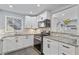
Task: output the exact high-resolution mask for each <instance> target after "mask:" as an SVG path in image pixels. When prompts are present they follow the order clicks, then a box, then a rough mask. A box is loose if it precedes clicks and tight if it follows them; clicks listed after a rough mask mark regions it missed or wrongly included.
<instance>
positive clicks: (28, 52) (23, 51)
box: [6, 47, 39, 55]
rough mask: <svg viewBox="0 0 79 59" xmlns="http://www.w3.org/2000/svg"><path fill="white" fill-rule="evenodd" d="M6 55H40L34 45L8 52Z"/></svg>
mask: <svg viewBox="0 0 79 59" xmlns="http://www.w3.org/2000/svg"><path fill="white" fill-rule="evenodd" d="M6 55H39V53H37V52H36V51H35V50H34V48H33V47H28V48H25V49H21V50H18V51H15V52H11V53H7V54H6Z"/></svg>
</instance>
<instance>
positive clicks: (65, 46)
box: [59, 43, 75, 55]
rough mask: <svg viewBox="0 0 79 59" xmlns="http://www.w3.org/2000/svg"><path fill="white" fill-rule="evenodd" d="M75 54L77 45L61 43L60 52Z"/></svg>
mask: <svg viewBox="0 0 79 59" xmlns="http://www.w3.org/2000/svg"><path fill="white" fill-rule="evenodd" d="M62 53H63V54H71V55H72V54H75V47H74V46H71V45H68V44H64V43H59V54H62Z"/></svg>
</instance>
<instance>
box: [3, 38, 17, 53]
mask: <svg viewBox="0 0 79 59" xmlns="http://www.w3.org/2000/svg"><path fill="white" fill-rule="evenodd" d="M16 49H17V44H16V40H15V38H14V37H13V38H6V39H5V40H3V52H4V53H6V52H10V51H13V50H16Z"/></svg>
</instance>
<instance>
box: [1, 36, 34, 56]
mask: <svg viewBox="0 0 79 59" xmlns="http://www.w3.org/2000/svg"><path fill="white" fill-rule="evenodd" d="M33 37H34V36H33V35H27V36H16V37H9V38H6V39H4V40H3V48H2V52H3V54H5V53H9V52H12V51H16V50H19V49H23V48H27V47H29V46H33V45H34V43H33Z"/></svg>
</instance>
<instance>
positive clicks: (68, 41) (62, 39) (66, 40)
mask: <svg viewBox="0 0 79 59" xmlns="http://www.w3.org/2000/svg"><path fill="white" fill-rule="evenodd" d="M44 38H48V39H51V40H54V41H58V42H61V43H65V44H69V45H72V46H75V47H78V46H79V45H77V42H76V39H70V38H66V37H59V36H45V37H44Z"/></svg>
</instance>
